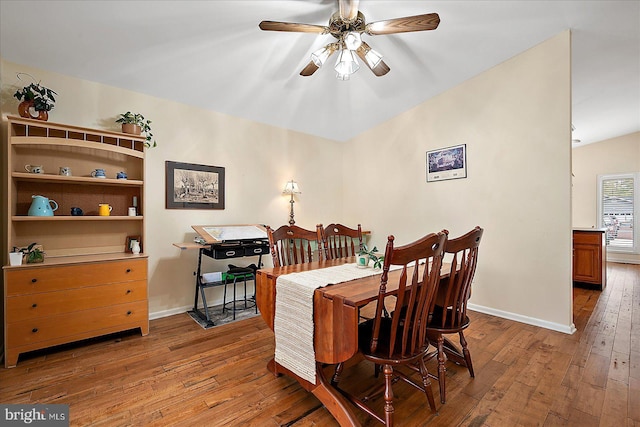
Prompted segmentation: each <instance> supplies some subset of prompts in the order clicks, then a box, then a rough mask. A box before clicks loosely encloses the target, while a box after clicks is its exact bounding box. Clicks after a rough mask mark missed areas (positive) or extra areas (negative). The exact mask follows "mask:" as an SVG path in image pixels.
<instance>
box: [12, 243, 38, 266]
mask: <svg viewBox="0 0 640 427" xmlns="http://www.w3.org/2000/svg"><path fill="white" fill-rule="evenodd" d="M36 245H37V243H35V242H34V243H31V244H30V245H29V246H27V247H26V248H20V249H18V248H16V247H14V248H13V251H14V252H22V253H23V254H24V255H23V257H24V259H25V261H26V262H27V264H34V263H37V262H44V252H43V251H42V249H41V246H36Z"/></svg>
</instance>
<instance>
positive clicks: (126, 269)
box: [5, 259, 147, 296]
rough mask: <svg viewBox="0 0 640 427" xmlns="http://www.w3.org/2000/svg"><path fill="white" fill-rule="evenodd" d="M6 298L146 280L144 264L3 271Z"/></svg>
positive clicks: (117, 262) (113, 262) (145, 262)
mask: <svg viewBox="0 0 640 427" xmlns="http://www.w3.org/2000/svg"><path fill="white" fill-rule="evenodd" d="M5 277H6V279H7V280H6V289H7V296H11V295H21V294H32V293H37V292H50V291H58V290H63V289H72V288H81V287H85V286H93V285H102V284H107V283H119V282H129V281H137V280H146V278H147V260H146V259H136V260H122V261H109V262H99V263H88V264H74V265H64V266H51V267H45V266H41V267H24V268H17V269H13V270H9V271H6V276H5Z"/></svg>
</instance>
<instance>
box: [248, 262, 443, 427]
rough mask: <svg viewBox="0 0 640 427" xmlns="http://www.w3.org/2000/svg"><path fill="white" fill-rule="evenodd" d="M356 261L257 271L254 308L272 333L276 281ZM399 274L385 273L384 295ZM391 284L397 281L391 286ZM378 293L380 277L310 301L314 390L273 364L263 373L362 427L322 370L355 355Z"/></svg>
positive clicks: (325, 290)
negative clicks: (362, 319) (362, 317)
mask: <svg viewBox="0 0 640 427" xmlns="http://www.w3.org/2000/svg"><path fill="white" fill-rule="evenodd" d="M354 262H355V258H342V259H334V260H326V261H314V262H310V263H305V264H295V265H289V266H283V267H274V268H265V269H261V270H258V271H257V277H256V302H257V304H258V308H259V310H260V313H261V315H262V318H263V319H264V321H265V322H266V323H267V325H268V326H269V327H270V328H271V330H273V329H274V318H275V307H276V282H277V279H278V277H279V276H281V275H285V274H290V273H300V272H304V271H310V270H315V269H321V268H328V267H334V266H338V265H341V264H345V263H354ZM448 267H449V266H445V265H444V263H443V268H442V270H441V271H442V274H441V278H444V277H446V276H448V274H449V268H448ZM399 274H400V270H396V271H390V272H389V282H388V285H387V293H388V294H393V293H394V291H397V283H398V280H397V279H396V277H395V276H397V275H399ZM394 279H395V280H394ZM379 288H380V275H375V276H368V277H364V278H360V279H355V280H351V281H348V282H344V283H337V284H328V285H327V286H325V287H321V288H318V289H316V290H315V292H314V295H313V319H314V350H315V359H316V383H315V384H313V383H311V382H309V381H307V380H305V379H303V378H301V377H299V376H298V375H296V374H295V373H293V372H292V371H290V370H289V369H287V368H285V367H284V366H282V365H280V364H278V363H277V362H276V361H275V360H274V359H271V360H270V361H269V363H268V365H267V368H268V369H269V370H270V371H271V372H273V373H274V374H275V375H278V376H279V375H283V374H284V375H287V376H290V377H292V378H294V379H296V380H297V381H298V383H300V385H301V386H302V387H303V388H304V389H305V390H307V391H310V392H311V393H313V394H314V395H315V396H316V397H317V398H318V399H319V400H320V401H321V402H322V403H323V404H324V406H325V407H326V408H327V410H329V412H330V413H331V414H332V415H333V417H334V418H335V419H336V420H337V421H338V422H339V423H340V425H341V426H358V425H360V423H359V421H358V419H357V418H356V416H355V413H354V411H353V407H352V405H351V404H350V403H348V401H347V400H346V399H345V398H344V397H343V396H342V395H341V394H340V393H339V392H338V391H337V390H336V389H335V388H334V387H333V386H331V383H330V381H329V379H328V378H327V377H326V375H325V373H324V369H323V367H324V366H325V365H326V364H336V363H340V362H346V361H347V360H349V359H351V358H352V357H354V356H355V355H356V354H357V353H358V321H359V311H360V309H361V308H362V307H364V306H365V305H367V304H369V303H370V302H372V301H375V300H376V299H377V297H378V290H379Z"/></svg>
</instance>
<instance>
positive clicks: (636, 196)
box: [596, 172, 640, 254]
mask: <svg viewBox="0 0 640 427" xmlns="http://www.w3.org/2000/svg"><path fill="white" fill-rule="evenodd" d="M614 179H633V223H632V224H633V246H632V247H622V246H613V245H610V244H609V243H608V242H607V251H609V252H619V253H630V254H638V253H640V244H639V242H640V230H638V224H639V220H638V216H639V215H640V172H635V173H618V174H606V175H598V191H597V197H598V199H597V205H598V209H597V215H598V218H597V221H596V223H597V224H598V227H600V228H606V225H605V224H604V218H603V211H604V208H603V202H604V201H603V198H602V196H603V194H602V193H603V192H602V184H603V182H604V181H608V180H614Z"/></svg>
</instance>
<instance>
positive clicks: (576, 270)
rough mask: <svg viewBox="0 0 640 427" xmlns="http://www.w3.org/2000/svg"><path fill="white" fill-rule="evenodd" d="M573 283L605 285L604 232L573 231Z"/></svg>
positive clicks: (592, 230) (600, 230) (591, 229)
mask: <svg viewBox="0 0 640 427" xmlns="http://www.w3.org/2000/svg"><path fill="white" fill-rule="evenodd" d="M573 281H574V282H578V283H587V284H590V285H596V286H597V287H598V289H601V290H602V289H604V287H605V286H606V285H607V252H606V241H605V230H604V229H597V228H585V229H574V230H573Z"/></svg>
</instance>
